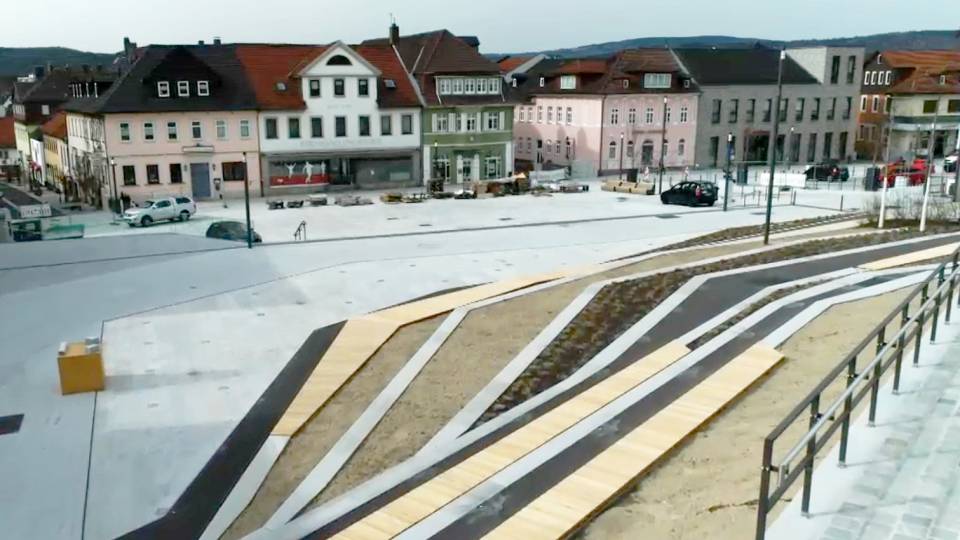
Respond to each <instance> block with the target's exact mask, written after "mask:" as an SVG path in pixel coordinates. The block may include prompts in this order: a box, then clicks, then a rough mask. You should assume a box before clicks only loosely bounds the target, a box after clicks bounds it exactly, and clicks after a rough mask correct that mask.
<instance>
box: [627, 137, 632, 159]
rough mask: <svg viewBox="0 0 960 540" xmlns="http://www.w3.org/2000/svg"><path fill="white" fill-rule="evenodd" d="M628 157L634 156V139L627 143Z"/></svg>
mask: <svg viewBox="0 0 960 540" xmlns="http://www.w3.org/2000/svg"><path fill="white" fill-rule="evenodd" d="M627 157H628V158H632V157H633V141H630V142H628V143H627Z"/></svg>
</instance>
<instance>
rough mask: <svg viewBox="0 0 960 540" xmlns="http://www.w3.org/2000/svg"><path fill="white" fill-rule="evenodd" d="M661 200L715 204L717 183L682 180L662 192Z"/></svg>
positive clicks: (666, 202)
mask: <svg viewBox="0 0 960 540" xmlns="http://www.w3.org/2000/svg"><path fill="white" fill-rule="evenodd" d="M660 202H662V203H663V204H685V205H687V206H696V205H700V204H703V205H706V206H713V203H715V202H717V185H716V184H714V183H713V182H681V183H679V184H677V185H675V186H673V187H672V188H670V189H668V190H666V191H664V192H663V193H661V194H660Z"/></svg>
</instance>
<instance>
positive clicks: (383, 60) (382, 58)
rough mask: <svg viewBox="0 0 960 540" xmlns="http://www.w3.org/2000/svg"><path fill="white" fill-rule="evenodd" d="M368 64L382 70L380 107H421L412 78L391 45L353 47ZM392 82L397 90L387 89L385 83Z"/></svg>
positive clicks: (378, 93)
mask: <svg viewBox="0 0 960 540" xmlns="http://www.w3.org/2000/svg"><path fill="white" fill-rule="evenodd" d="M353 50H355V51H357V53H358V54H360V56H362V57H363V58H364V59H365V60H366V61H367V62H370V63H371V64H373V65H374V67H376V68H377V69H379V70H380V80H379V82H378V88H377V97H378V98H379V104H380V107H382V108H386V109H394V108H401V107H419V106H420V98H419V97H417V91H416V90H415V89H414V87H413V82H411V80H410V77H409V76H408V75H407V72H406V70H404V69H403V64H402V63H401V62H400V58H399V57H398V56H397V53H396V51H394V50H393V47H391V46H390V45H357V46H355V47H353ZM386 80H392V81H393V82H394V86H395V88H387V87H386V85H385V84H384V81H386Z"/></svg>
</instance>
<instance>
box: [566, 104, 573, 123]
mask: <svg viewBox="0 0 960 540" xmlns="http://www.w3.org/2000/svg"><path fill="white" fill-rule="evenodd" d="M567 124H568V125H569V124H573V107H567Z"/></svg>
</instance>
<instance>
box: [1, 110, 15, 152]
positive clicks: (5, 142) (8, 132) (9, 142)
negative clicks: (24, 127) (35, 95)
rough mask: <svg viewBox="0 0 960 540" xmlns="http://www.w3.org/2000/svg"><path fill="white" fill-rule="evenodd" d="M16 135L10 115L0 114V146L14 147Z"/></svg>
mask: <svg viewBox="0 0 960 540" xmlns="http://www.w3.org/2000/svg"><path fill="white" fill-rule="evenodd" d="M16 147H17V135H16V132H15V131H14V127H13V117H12V116H0V148H16Z"/></svg>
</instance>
